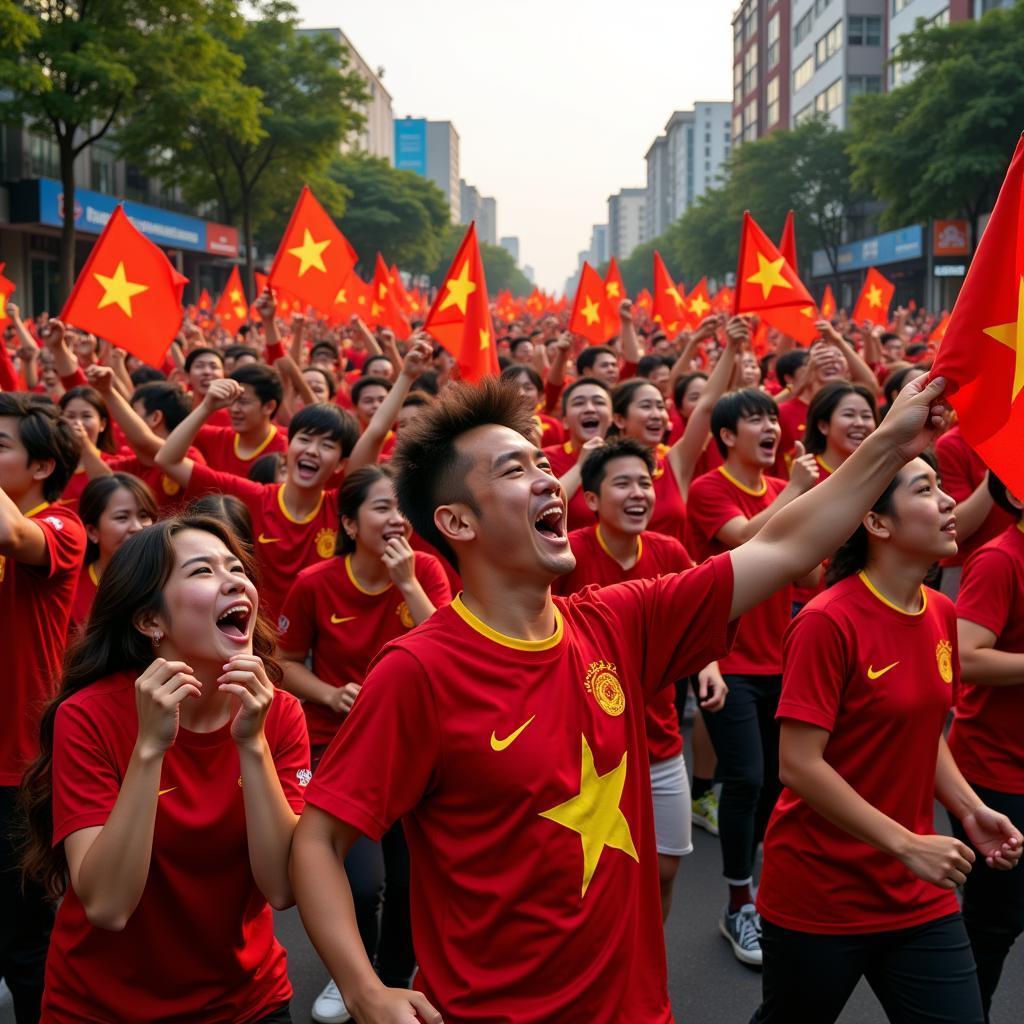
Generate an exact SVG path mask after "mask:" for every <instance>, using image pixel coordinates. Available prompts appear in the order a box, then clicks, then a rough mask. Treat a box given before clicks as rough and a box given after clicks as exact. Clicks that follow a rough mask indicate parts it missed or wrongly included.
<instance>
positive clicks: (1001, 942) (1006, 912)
mask: <svg viewBox="0 0 1024 1024" xmlns="http://www.w3.org/2000/svg"><path fill="white" fill-rule="evenodd" d="M974 789H975V791H976V792H977V794H978V796H980V797H981V799H982V800H984V801H985V803H986V804H988V805H989V807H991V808H993V809H994V810H997V811H1002V812H1003V814H1005V815H1006V816H1007V817H1008V818H1009V819H1010V820H1011V821H1012V822H1013V823H1014V825H1016V826H1017V828H1024V795H1022V794H1012V793H999V792H997V791H996V790H994V789H986V788H984V787H983V786H975V787H974ZM949 820H950V822H951V824H952V826H953V834H954V835H955V836H956V837H957V839H959V840H960V841H961V842H964V843H967V845H968V846H970V845H971V841H970V840H969V839H968V838H967V833H966V832H964V828H963V826H962V825H961V824H960V822H959V821H958V820H957V819H956V818H954V817H953V815H950V816H949ZM972 849H973V847H972ZM975 853H977V850H975ZM963 894H964V898H963V913H964V924H965V925H966V926H967V935H968V937H969V938H970V940H971V949H973V950H974V960H975V962H976V963H977V965H978V984H979V986H980V987H981V1002H982V1005H983V1006H984V1008H985V1020H986V1021H987V1020H988V1014H989V1010H990V1008H991V1006H992V994H993V993H994V992H995V990H996V986H997V985H998V984H999V976H1000V975H1001V974H1002V971H1003V961H1004V960H1006V954H1007V953H1009V951H1010V947H1011V946H1012V945H1013V943H1014V940H1015V939H1016V938H1017V936H1018V935H1020V933H1021V932H1022V931H1024V868H1021V867H1019V866H1018V867H1016V868H1014V869H1013V870H1012V871H996V870H994V869H992V868H990V867H989V866H988V865H987V864H986V863H985V858H984V857H983V856H981V855H980V854H978V856H977V858H976V859H975V861H974V867H973V868H971V873H970V874H969V875H968V876H967V882H966V884H965V885H964V888H963Z"/></svg>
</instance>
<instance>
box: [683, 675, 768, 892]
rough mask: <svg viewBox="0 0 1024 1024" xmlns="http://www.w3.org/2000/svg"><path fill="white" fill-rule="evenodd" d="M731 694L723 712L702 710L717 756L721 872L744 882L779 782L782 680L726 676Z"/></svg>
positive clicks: (751, 871) (750, 872)
mask: <svg viewBox="0 0 1024 1024" xmlns="http://www.w3.org/2000/svg"><path fill="white" fill-rule="evenodd" d="M725 681H726V683H727V684H728V686H729V695H728V697H726V698H725V707H723V708H722V710H721V711H711V712H708V711H702V712H701V714H703V716H704V722H705V724H706V725H707V727H708V733H709V735H710V736H711V743H712V745H713V746H714V748H715V754H716V756H717V757H718V773H717V778H718V781H719V782H721V784H722V794H721V796H720V797H719V799H718V832H719V836H720V838H721V842H722V873H723V874H724V875H725V877H726V878H727V879H730V880H731V881H734V882H742V881H743V880H744V879H745V878H750V877H751V875H752V874H753V871H754V853H755V851H756V850H757V844H758V843H760V842H761V840H762V839H763V838H764V831H765V828H766V827H767V825H768V818H769V817H770V816H771V813H772V808H773V807H774V806H775V801H776V800H777V799H778V798H779V793H781V792H782V786H781V784H780V783H779V727H778V725H777V724H776V722H775V712H776V710H777V709H778V706H779V695H780V693H781V691H782V676H734V675H727V676H725Z"/></svg>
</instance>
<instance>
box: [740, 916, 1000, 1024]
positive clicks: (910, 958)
mask: <svg viewBox="0 0 1024 1024" xmlns="http://www.w3.org/2000/svg"><path fill="white" fill-rule="evenodd" d="M761 951H762V953H763V954H764V975H763V978H762V981H761V985H762V991H763V995H764V1002H762V1003H761V1006H760V1007H759V1008H758V1009H757V1011H756V1012H755V1014H754V1016H753V1017H751V1019H750V1024H797V1022H801V1024H802V1022H804V1021H806V1022H808V1024H833V1022H834V1021H836V1020H838V1018H839V1015H840V1014H841V1013H842V1012H843V1007H844V1006H845V1005H846V1003H847V1000H848V999H849V998H850V996H851V995H852V993H853V990H854V989H855V988H856V987H857V982H858V981H860V979H861V978H862V977H864V978H866V979H867V982H868V984H869V985H870V986H871V988H872V990H873V991H874V993H875V995H876V996H877V997H878V1001H879V1002H880V1003H881V1004H882V1009H883V1010H884V1011H885V1015H886V1018H887V1019H888V1020H889V1021H891V1022H892V1024H926V1022H927V1024H982V1022H983V1020H984V1019H985V1018H984V1013H983V1011H982V1008H981V993H980V991H979V990H978V977H977V974H976V972H975V969H974V958H973V957H972V956H971V945H970V942H969V941H968V939H967V932H966V930H965V928H964V922H963V918H961V916H960V915H959V914H950V915H949V916H948V917H942V918H939V919H938V920H937V921H930V922H928V923H927V924H922V925H918V926H917V927H915V928H903V929H900V930H898V931H891V932H877V933H873V934H869V935H812V934H810V933H808V932H797V931H792V930H790V929H789V928H780V927H779V926H778V925H774V924H772V923H771V922H770V921H762V934H761Z"/></svg>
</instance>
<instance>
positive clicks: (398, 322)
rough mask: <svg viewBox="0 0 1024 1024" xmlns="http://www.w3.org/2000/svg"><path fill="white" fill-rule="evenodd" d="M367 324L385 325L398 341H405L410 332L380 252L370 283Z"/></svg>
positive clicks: (374, 325)
mask: <svg viewBox="0 0 1024 1024" xmlns="http://www.w3.org/2000/svg"><path fill="white" fill-rule="evenodd" d="M369 324H370V326H371V327H387V328H388V329H389V330H391V331H393V332H394V334H395V337H396V338H397V339H398V340H399V341H405V340H406V338H408V337H409V334H410V328H409V321H408V320H406V318H405V314H404V313H403V312H402V309H401V307H400V306H399V305H398V298H397V296H396V295H395V289H394V287H393V286H392V284H391V273H390V271H389V270H388V265H387V264H386V263H385V262H384V257H383V256H381V254H380V253H377V264H376V267H375V268H374V271H373V283H372V284H371V285H370V319H369Z"/></svg>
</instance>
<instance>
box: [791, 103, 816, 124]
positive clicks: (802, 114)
mask: <svg viewBox="0 0 1024 1024" xmlns="http://www.w3.org/2000/svg"><path fill="white" fill-rule="evenodd" d="M812 117H814V104H813V103H808V104H807V106H806V107H801V108H800V109H799V110H798V111H797V112H796V113H795V114H794V115H793V124H794V125H797V124H803V123H804V121H809V120H810V119H811V118H812Z"/></svg>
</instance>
